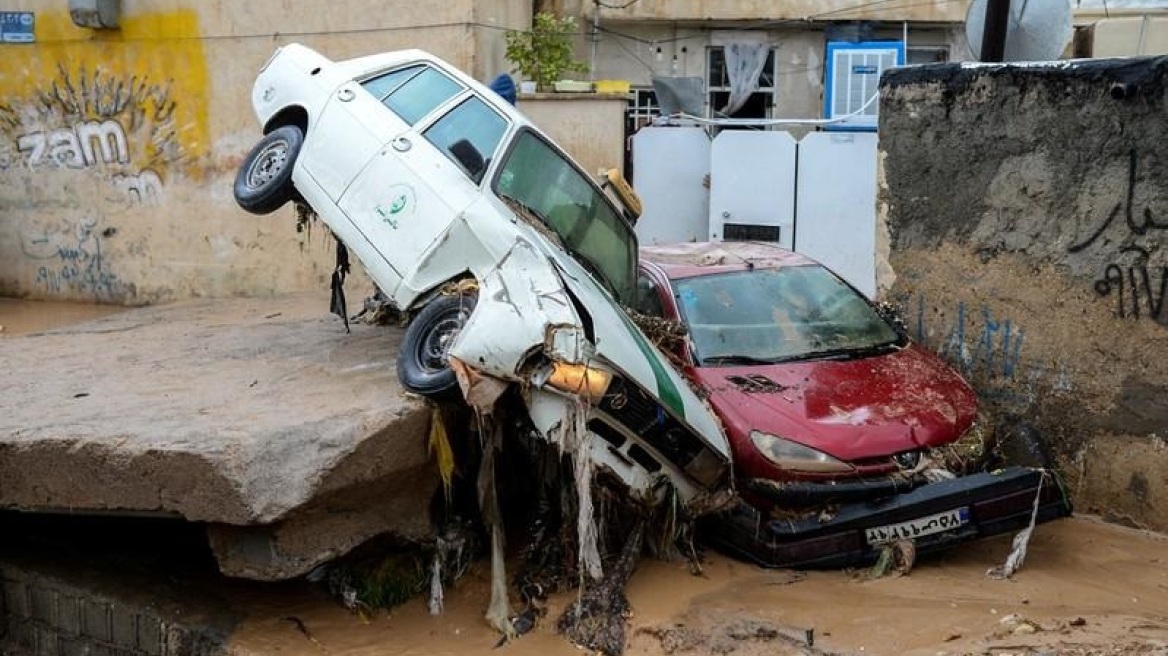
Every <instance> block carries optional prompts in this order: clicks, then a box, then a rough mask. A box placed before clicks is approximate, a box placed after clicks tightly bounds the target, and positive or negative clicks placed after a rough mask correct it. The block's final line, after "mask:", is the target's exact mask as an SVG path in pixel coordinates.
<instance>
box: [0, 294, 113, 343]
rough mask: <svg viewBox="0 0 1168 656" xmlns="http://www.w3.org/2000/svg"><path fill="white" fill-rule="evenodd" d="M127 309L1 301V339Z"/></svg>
mask: <svg viewBox="0 0 1168 656" xmlns="http://www.w3.org/2000/svg"><path fill="white" fill-rule="evenodd" d="M125 310H126V308H124V307H121V306H118V305H98V304H96V303H60V302H55V301H54V302H47V301H22V300H18V299H14V298H0V338H3V337H13V336H16V335H27V334H29V333H38V332H42V331H45V330H52V329H53V328H60V327H62V326H68V325H70V324H74V323H79V322H81V321H87V320H89V319H97V318H99V317H104V316H106V315H109V314H114V313H116V312H123V311H125Z"/></svg>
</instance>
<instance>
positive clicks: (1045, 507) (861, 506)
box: [702, 467, 1072, 569]
mask: <svg viewBox="0 0 1168 656" xmlns="http://www.w3.org/2000/svg"><path fill="white" fill-rule="evenodd" d="M1036 498H1037V499H1038V511H1037V518H1036V521H1037V522H1038V523H1042V522H1047V521H1050V520H1053V519H1057V518H1059V517H1067V516H1070V514H1071V511H1072V508H1071V502H1070V499H1069V497H1068V496H1067V494H1066V490H1065V489H1064V487H1063V485H1062V482H1061V481H1060V480H1059V479H1058V477H1057V475H1055V474H1053V473H1050V472H1045V473H1044V472H1043V471H1041V470H1035V469H1028V468H1024V467H1008V468H1006V469H1003V470H1000V471H998V472H993V473H978V474H971V475H968V476H963V477H960V478H955V479H951V480H946V481H941V482H937V483H930V484H928V485H924V486H921V487H918V488H916V489H914V490H911V491H908V492H904V493H901V494H897V495H895V496H892V497H889V498H887V499H882V500H879V501H874V502H858V503H850V504H846V505H842V506H840V507H839V508H838V509H836V510H837V511H836V512H835V514H834V515H832V516H831V517H830V518H827V519H823V518H821V517H820V516H818V515H815V514H811V515H810V516H803V517H799V518H796V519H770V518H768V517H766V516H765V515H763V514H762V513H761V512H759V511H758V510H756V509H754V508H753V507H751V506H748V505H745V504H742V505H739V506H738V507H737V508H735V509H734V510H732V511H729V512H727V513H722V514H719V515H715V516H711V517H708V518H707V519H705V520H704V521H703V523H702V529H703V531H702V533H703V534H704V536H705V540H706V542H707V543H709V544H711V545H712V546H714V547H716V548H718V549H720V550H722V551H725V552H727V553H729V554H731V555H733V556H736V557H739V558H743V559H745V560H749V561H752V562H754V563H757V564H758V565H761V566H763V567H785V568H807V569H818V568H824V569H826V568H838V567H855V566H863V565H869V564H872V563H874V562H875V561H876V559H877V558H878V557H879V555H880V551H881V546H880V545H878V544H877V545H873V544H869V543H868V540H867V537H866V531H867V529H869V528H875V527H879V526H888V525H891V524H898V523H901V522H908V521H912V520H915V519H919V518H922V517H928V516H930V515H934V514H937V513H945V512H949V511H955V510H958V509H966V513H967V516H968V522H967V523H965V524H963V525H961V526H958V527H956V528H954V529H951V530H948V531H943V532H939V533H932V534H928V535H921V536H920V537H916V538H913V542H914V543H915V545H916V549H917V553H925V552H930V551H936V550H939V549H943V548H945V547H948V546H951V545H953V544H957V543H961V542H968V541H970V540H976V539H980V538H984V537H989V536H992V535H1000V534H1002V533H1008V532H1011V531H1015V530H1018V529H1021V528H1024V527H1026V526H1028V525H1029V524H1030V521H1031V516H1032V514H1033V513H1034V504H1035V499H1036Z"/></svg>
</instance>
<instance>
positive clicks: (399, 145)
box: [389, 137, 414, 153]
mask: <svg viewBox="0 0 1168 656" xmlns="http://www.w3.org/2000/svg"><path fill="white" fill-rule="evenodd" d="M389 145H391V146H393V149H394V150H396V151H398V152H399V153H404V152H406V151H407V150H409V149H410V148H412V147H413V145H414V144H412V143H410V140H409V139H407V138H405V137H398V138H396V139H394V140H393V141H391V142H389Z"/></svg>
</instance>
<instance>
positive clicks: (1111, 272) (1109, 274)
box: [1067, 148, 1168, 321]
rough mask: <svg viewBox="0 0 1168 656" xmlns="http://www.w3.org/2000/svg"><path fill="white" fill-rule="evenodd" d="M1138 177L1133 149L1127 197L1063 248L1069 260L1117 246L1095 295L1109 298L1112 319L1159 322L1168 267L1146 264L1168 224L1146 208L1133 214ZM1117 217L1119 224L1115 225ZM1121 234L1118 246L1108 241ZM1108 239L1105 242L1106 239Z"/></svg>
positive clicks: (1129, 154)
mask: <svg viewBox="0 0 1168 656" xmlns="http://www.w3.org/2000/svg"><path fill="white" fill-rule="evenodd" d="M1138 173H1139V154H1138V152H1137V151H1136V149H1134V148H1133V149H1131V151H1129V153H1128V177H1127V189H1126V195H1125V198H1124V200H1123V201H1121V202H1119V203H1116V204H1115V206H1114V207H1112V209H1111V212H1110V213H1109V214H1108V215H1107V218H1106V219H1104V220H1103V221H1102V222H1101V223H1099V224H1098V226H1097V227H1096V228H1095V229H1094V230H1093V231H1091V232H1090V233H1089V234H1088V235H1087V236H1086V237H1084V238H1082V239H1081V240H1080V241H1076V242H1075V243H1073V244H1071V246H1069V247H1068V248H1067V253H1068V254H1071V255H1073V254H1076V253H1080V252H1084V251H1086V250H1088V249H1095V248H1105V247H1107V246H1109V245H1111V244H1113V243H1117V244H1118V246H1117V248H1116V251H1115V254H1114V256H1113V258H1112V260H1111V261H1110V262H1108V263H1107V264H1106V265H1104V267H1103V271H1102V272H1101V274H1100V276H1099V278H1098V279H1097V280H1095V282H1094V289H1095V293H1096V294H1098V295H1099V296H1100V297H1104V298H1110V299H1111V301H1112V302H1113V303H1114V307H1115V315H1116V316H1117V317H1119V318H1120V319H1128V318H1130V319H1140V318H1142V317H1146V318H1149V319H1152V320H1155V321H1160V320H1162V319H1166V318H1168V317H1165V316H1164V296H1165V292H1168V266H1152V265H1151V264H1150V259H1151V256H1152V254H1153V253H1155V252H1156V251H1157V250H1159V248H1160V243H1159V240H1158V239H1157V237H1158V235H1159V234H1160V231H1164V230H1168V220H1158V219H1157V218H1156V216H1155V215H1154V213H1153V212H1152V209H1151V208H1150V207H1147V206H1145V207H1143V208H1142V211H1137V208H1136V204H1135V190H1136V183H1137V180H1138V177H1139V176H1138ZM1121 214H1122V216H1123V221H1122V222H1121V223H1119V224H1117V222H1116V219H1117V218H1118V217H1119V216H1120V215H1121ZM1113 225H1116V228H1117V229H1118V230H1119V231H1122V232H1121V235H1120V236H1119V237H1118V242H1116V241H1113V239H1112V238H1111V237H1115V233H1116V232H1117V229H1112V226H1113ZM1109 235H1110V236H1109Z"/></svg>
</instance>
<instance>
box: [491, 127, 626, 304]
mask: <svg viewBox="0 0 1168 656" xmlns="http://www.w3.org/2000/svg"><path fill="white" fill-rule="evenodd" d="M525 134H530V135H531V136H533V137H534V138H535V139H537V140H538V141H540V142H541V143H542V144H543V145H544V146H546V147H547V148H548V149H549V150H551V151H552V152H554V153H555V154H556V155H557V156H559V158H560V159H561V160H563V161H564V162H565V163H567V164H568V166H569V167H571V168H572V170H574V171H575V172H576V173H577V174H578V175H579V176H580V177H581V178H583V179H584V181H585V183H586V184H587V185H588V186H590V187H591V188H592V189H593V191H595V192H596V194H597V195H598V196H599V198H600V201H601V202H602V203H606V204H607V205H608V207H609V209H610V210H612V213H613V214H614V215H615V216H616V219H617V221H618V222H620V224H621V225H623V226H624V229H625V231H626V233H627V234H628V235H629V237H630V239H631V248H630V253H631V261H630V264H629V266H630V270H629V272H628V274H629V279H628V282H629V288H628V289H626V290H623V291H624V293H623V294H622V293H621V291H622V290H619V289H617V287H616V285H615V284H614V282H613V281H611V280H609V279H608V278H607V277H606V276H604V275H603V272H602V271H600V269H599V267H597V266H596V265H595V264H594V263H592V262H591V261H588V265H587V266H585V265H581V266H582V267H583V268H585V269H589V271H588V273H589V275H590V276H591V277H592V278H593V279H594V280H596V282H597V284H598V285H600V286H601V287H603V288H604V289H605V290H607V291H608V293H609V294H611V295H612V297H613V298H614V299H616V300H617V302H618V303H619V302H627V301H628V300H629V298H628V295H630V294H632V295H635V294H636V285H637V276H638V275H639V270H638V267H637V262H638V261H639V253H640V251H639V247H640V244H639V242H638V239H637V233H636V231H635V230H634V228H633V225H632V224H631V223H629V221H628V219H626V218H625V213H624V212H623V211H622V210H621V208H620V207H619V206H618V205H617V204H616V203H615V202H614V201H613V200H612V199H611V198H609V196H608V194H607V193H605V191H604V190H603V189H601V188H600V185H598V184H597V183H596V181H595V180H593V179H592V177H591V176H589V175H588V174H587V173H585V172H584V170H583V169H582V168H580V166H579V164H577V163H576V161H575V160H573V159H572V158H571V157H569V156H568V154H567V153H565V152H564V151H563V149H561V148H560V147H559V146H557V145H556V144H555V143H554V142H552V141H551V140H549V139H548V138H547V137H545V136H544V135H543V134H541V133H540V132H539V131H538V130H536V129H534V128H533V127H531V126H528V125H521V126H520V127H519V129H518V130H514V131H513V132H512V133H511V134H510V135H509V136H508V137H507V138H506V141H507V148H506V149H505V150H503V151H502V152H501V153H500V154H499V165H498V166H496V167H495V170H494V172H493V173H492V174H491V177H490V180H489V184H488V188H489V189H490V192H491V195H492V196H493V197H494V198H495V199H496V200H497V201H498V202H499V203H500V204H502V205H503V206H505V207H507V201H505V200H503V197H502V195H500V194H499V179H500V178H501V177H502V175H503V171H504V169H505V168H506V166H505V164H506V163H507V162H508V161H510V158H511V156H512V154H513V152H514V150H515V148H516V146H517V145H518V144H519V143H520V140H521V139H522V138H523V136H524V135H525ZM508 211H511V210H510V208H509V207H508ZM541 225H543V226H545V227H546V228H547V229H548V230H550V231H551V232H552V233H553V234H555V235H556V236H557V238H560V240H561V243H562V242H563V239H562V237H560V235H559V233H557V232H556V231H555V229H554V228H553V227H552V226H551V225H550V224H548V223H547V220H546V217H544V221H543V222H542V223H541ZM564 251H565V252H566V253H568V255H570V256H571V257H572V258H573V259H576V260H579V259H584V260H588V258H587V257H585V256H584V255H583V254H581V253H579V252H577V251H575V250H574V249H571V248H570V247H569V246H568V245H567V244H564ZM590 268H594V269H596V270H597V271H599V272H600V275H599V276H597V275H595V274H593V273H592V271H591V270H590Z"/></svg>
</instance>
